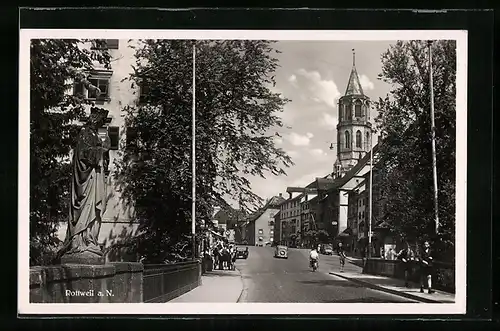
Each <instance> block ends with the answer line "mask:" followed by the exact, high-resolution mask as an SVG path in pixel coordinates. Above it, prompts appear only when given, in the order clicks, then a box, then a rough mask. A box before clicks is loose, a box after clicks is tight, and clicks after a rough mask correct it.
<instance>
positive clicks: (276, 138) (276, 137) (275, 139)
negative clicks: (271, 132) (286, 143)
mask: <svg viewBox="0 0 500 331" xmlns="http://www.w3.org/2000/svg"><path fill="white" fill-rule="evenodd" d="M273 139H274V143H275V144H276V145H281V144H283V138H281V137H278V136H274V137H273Z"/></svg>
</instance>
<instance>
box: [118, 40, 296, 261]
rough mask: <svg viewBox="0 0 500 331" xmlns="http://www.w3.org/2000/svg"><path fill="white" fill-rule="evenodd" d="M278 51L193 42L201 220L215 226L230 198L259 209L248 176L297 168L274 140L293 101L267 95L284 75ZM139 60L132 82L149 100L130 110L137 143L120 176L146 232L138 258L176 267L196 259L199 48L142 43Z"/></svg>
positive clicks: (259, 44)
mask: <svg viewBox="0 0 500 331" xmlns="http://www.w3.org/2000/svg"><path fill="white" fill-rule="evenodd" d="M273 52H275V50H274V49H273V48H272V47H271V43H270V42H267V41H196V83H195V84H196V85H195V86H196V154H195V155H196V219H197V220H198V221H201V220H202V219H205V220H209V219H210V218H211V214H212V211H213V206H214V205H216V204H219V205H221V204H222V205H224V197H225V196H227V195H230V196H232V197H238V199H239V200H240V201H241V202H242V205H243V206H245V205H251V204H252V203H255V202H257V201H258V200H259V198H258V197H257V196H256V195H255V194H253V193H252V191H251V189H250V183H249V182H248V180H247V179H246V178H245V177H244V175H247V174H251V175H261V176H264V174H265V173H271V174H272V175H281V174H284V170H283V167H286V166H288V165H290V164H291V160H290V158H289V157H288V156H287V155H286V154H285V152H284V151H283V150H281V149H279V148H276V147H275V146H274V143H273V139H272V138H273V134H272V133H269V131H270V129H271V128H273V127H277V126H281V121H280V119H279V117H278V116H277V114H276V113H278V112H280V111H282V109H283V106H284V105H285V103H286V102H287V100H286V99H284V98H282V97H281V96H280V95H278V94H276V93H273V92H271V90H270V88H269V87H270V85H271V84H273V83H274V77H273V76H272V73H273V72H274V71H275V70H276V68H277V60H276V59H274V58H273V57H272V54H273ZM135 56H136V60H137V61H136V65H135V67H134V73H133V75H132V76H131V77H130V80H131V82H132V84H134V85H142V86H143V87H146V86H147V93H143V99H142V103H141V104H138V105H136V106H130V107H127V108H126V109H125V111H126V116H125V122H126V126H127V128H129V129H127V130H130V132H132V128H133V132H134V135H135V138H134V141H133V143H132V140H130V141H129V144H128V146H127V148H126V149H125V154H124V157H123V158H122V161H120V163H119V164H118V165H117V169H118V171H117V178H118V179H119V182H121V187H122V192H123V194H122V195H123V196H124V197H125V198H126V199H127V201H128V202H129V203H131V204H133V205H134V209H135V212H136V216H137V218H138V219H139V220H140V222H141V224H142V225H143V229H144V231H143V234H142V235H141V236H139V237H137V238H136V245H137V249H138V250H139V253H140V254H142V255H144V256H147V258H148V259H152V260H155V261H163V260H165V259H171V260H176V259H179V258H182V257H187V256H189V254H190V245H185V243H186V242H187V241H188V239H189V237H188V235H189V233H190V226H191V225H190V219H191V206H192V205H191V202H192V200H191V198H192V197H191V185H192V180H193V178H192V167H191V166H192V164H191V155H192V153H191V149H192V135H191V132H192V115H191V114H192V100H193V74H192V70H193V66H192V65H193V41H184V40H145V41H141V44H140V46H138V47H136V55H135ZM144 91H146V89H144ZM181 248H184V249H183V250H182V252H181V251H180V249H181Z"/></svg>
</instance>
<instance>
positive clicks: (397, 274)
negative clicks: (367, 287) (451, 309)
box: [363, 259, 455, 293]
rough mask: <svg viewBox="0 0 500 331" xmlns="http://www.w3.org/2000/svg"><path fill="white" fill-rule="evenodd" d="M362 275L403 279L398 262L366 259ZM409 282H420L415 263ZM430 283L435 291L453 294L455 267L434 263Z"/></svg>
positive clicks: (400, 264) (401, 268) (400, 265)
mask: <svg viewBox="0 0 500 331" xmlns="http://www.w3.org/2000/svg"><path fill="white" fill-rule="evenodd" d="M363 273H366V274H372V275H380V276H386V277H392V278H398V279H404V268H403V263H402V262H401V261H399V260H384V259H367V261H366V263H365V266H364V268H363ZM411 281H413V282H416V283H419V282H420V273H419V266H418V263H417V262H415V263H413V265H412V273H411ZM432 283H433V286H434V287H435V288H436V289H439V290H443V291H446V292H450V293H455V266H454V265H453V264H451V263H444V262H435V263H434V274H433V277H432Z"/></svg>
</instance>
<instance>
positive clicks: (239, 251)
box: [236, 247, 248, 260]
mask: <svg viewBox="0 0 500 331" xmlns="http://www.w3.org/2000/svg"><path fill="white" fill-rule="evenodd" d="M236 258H237V259H245V260H246V259H247V258H248V247H246V248H245V249H243V248H241V247H238V248H236Z"/></svg>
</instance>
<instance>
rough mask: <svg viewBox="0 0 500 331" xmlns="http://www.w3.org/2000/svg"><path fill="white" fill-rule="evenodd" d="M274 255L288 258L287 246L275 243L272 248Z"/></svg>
mask: <svg viewBox="0 0 500 331" xmlns="http://www.w3.org/2000/svg"><path fill="white" fill-rule="evenodd" d="M274 257H277V258H281V259H288V247H287V246H284V245H277V246H276V249H275V250H274Z"/></svg>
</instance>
